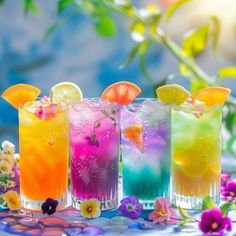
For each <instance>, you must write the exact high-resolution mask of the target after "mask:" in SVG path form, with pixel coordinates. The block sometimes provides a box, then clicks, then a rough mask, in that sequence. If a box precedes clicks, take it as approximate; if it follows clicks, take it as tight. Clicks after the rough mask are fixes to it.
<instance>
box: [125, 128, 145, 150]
mask: <svg viewBox="0 0 236 236" xmlns="http://www.w3.org/2000/svg"><path fill="white" fill-rule="evenodd" d="M142 132H143V125H140V124H137V125H132V126H129V127H127V128H125V129H124V131H123V134H124V136H125V137H126V138H127V139H129V140H130V141H131V142H132V143H133V144H134V145H135V146H136V147H137V148H138V149H139V150H140V151H142V150H143V137H142Z"/></svg>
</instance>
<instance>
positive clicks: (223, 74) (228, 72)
mask: <svg viewBox="0 0 236 236" xmlns="http://www.w3.org/2000/svg"><path fill="white" fill-rule="evenodd" d="M218 76H219V77H220V78H222V79H225V78H236V67H233V66H229V67H224V68H222V69H220V70H219V71H218Z"/></svg>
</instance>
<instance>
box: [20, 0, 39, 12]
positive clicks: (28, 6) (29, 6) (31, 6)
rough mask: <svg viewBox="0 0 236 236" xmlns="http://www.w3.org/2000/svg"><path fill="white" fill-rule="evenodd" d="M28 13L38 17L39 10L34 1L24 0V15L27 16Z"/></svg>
mask: <svg viewBox="0 0 236 236" xmlns="http://www.w3.org/2000/svg"><path fill="white" fill-rule="evenodd" d="M30 11H31V12H32V13H33V14H34V15H36V16H39V15H40V9H39V7H38V5H37V3H36V2H35V0H24V12H25V14H26V15H27V14H28V13H29V12H30Z"/></svg>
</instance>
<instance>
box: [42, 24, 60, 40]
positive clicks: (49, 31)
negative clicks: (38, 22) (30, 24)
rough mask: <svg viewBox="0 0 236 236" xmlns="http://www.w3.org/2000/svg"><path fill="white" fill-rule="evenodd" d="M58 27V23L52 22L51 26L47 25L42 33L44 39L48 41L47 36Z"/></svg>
mask: <svg viewBox="0 0 236 236" xmlns="http://www.w3.org/2000/svg"><path fill="white" fill-rule="evenodd" d="M58 25H59V23H58V22H54V23H52V24H51V25H49V26H48V28H47V30H46V31H45V32H44V39H48V38H49V36H50V35H51V34H52V33H53V32H54V31H55V30H56V28H57V27H58Z"/></svg>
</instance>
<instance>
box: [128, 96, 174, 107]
mask: <svg viewBox="0 0 236 236" xmlns="http://www.w3.org/2000/svg"><path fill="white" fill-rule="evenodd" d="M148 100H150V101H154V102H157V103H158V104H159V105H160V107H167V108H171V107H172V104H163V103H162V102H161V101H160V100H159V99H158V98H151V97H150V98H149V97H146V98H144V97H143V98H142V97H140V98H135V99H134V100H133V101H132V103H130V104H129V105H128V106H126V107H127V108H128V107H132V106H134V107H136V106H139V105H141V104H142V102H144V101H148Z"/></svg>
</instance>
